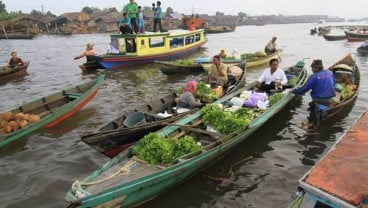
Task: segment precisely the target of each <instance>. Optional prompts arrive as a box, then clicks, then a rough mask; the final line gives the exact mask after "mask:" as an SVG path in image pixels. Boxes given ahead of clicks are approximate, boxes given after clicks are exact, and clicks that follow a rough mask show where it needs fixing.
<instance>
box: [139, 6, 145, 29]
mask: <svg viewBox="0 0 368 208" xmlns="http://www.w3.org/2000/svg"><path fill="white" fill-rule="evenodd" d="M138 28H139V33H144V16H143V11H142V7H141V6H138Z"/></svg>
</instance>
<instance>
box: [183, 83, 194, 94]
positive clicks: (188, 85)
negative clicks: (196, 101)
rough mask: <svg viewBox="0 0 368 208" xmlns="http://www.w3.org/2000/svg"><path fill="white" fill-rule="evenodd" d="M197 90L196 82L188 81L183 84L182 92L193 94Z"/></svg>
mask: <svg viewBox="0 0 368 208" xmlns="http://www.w3.org/2000/svg"><path fill="white" fill-rule="evenodd" d="M196 90H197V82H196V81H189V82H187V83H186V84H185V89H184V92H191V93H193V94H195V92H196Z"/></svg>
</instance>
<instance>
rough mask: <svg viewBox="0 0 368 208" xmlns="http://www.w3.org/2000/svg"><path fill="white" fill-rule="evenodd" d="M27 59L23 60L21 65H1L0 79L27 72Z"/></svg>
mask: <svg viewBox="0 0 368 208" xmlns="http://www.w3.org/2000/svg"><path fill="white" fill-rule="evenodd" d="M28 65H29V61H27V62H25V63H24V65H22V66H3V67H0V80H2V79H4V78H8V77H13V76H18V75H24V74H27V68H28Z"/></svg>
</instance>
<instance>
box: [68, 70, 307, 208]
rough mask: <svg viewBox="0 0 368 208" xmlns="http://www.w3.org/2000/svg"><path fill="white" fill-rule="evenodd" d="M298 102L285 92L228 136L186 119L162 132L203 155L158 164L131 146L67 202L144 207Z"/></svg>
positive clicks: (197, 116)
mask: <svg viewBox="0 0 368 208" xmlns="http://www.w3.org/2000/svg"><path fill="white" fill-rule="evenodd" d="M303 66H304V64H303ZM293 69H296V67H293ZM298 69H299V70H295V72H294V76H296V77H297V78H298V81H297V85H300V84H303V83H304V81H305V79H306V76H307V71H306V69H305V68H304V67H302V68H298ZM254 86H255V82H253V83H251V84H249V85H247V86H245V87H243V88H241V89H239V90H237V91H235V92H233V93H230V94H228V95H226V96H224V97H222V98H220V99H219V100H217V101H216V102H214V104H215V105H216V104H225V105H226V103H228V102H229V101H230V100H231V99H232V98H234V97H239V96H240V95H241V94H242V92H243V91H247V90H252V89H253V88H254ZM293 98H294V94H292V93H290V91H288V92H284V93H282V97H280V98H279V100H278V101H277V102H275V103H274V105H272V106H271V107H268V108H267V109H266V110H263V111H258V110H255V111H257V112H258V113H256V116H255V117H254V118H253V120H252V121H251V122H250V123H249V125H245V126H243V127H242V128H241V129H239V130H236V131H233V132H231V133H229V134H221V133H218V132H210V131H207V130H206V127H207V126H206V125H205V124H204V123H203V120H202V118H201V116H202V112H201V111H198V112H196V113H193V114H191V115H189V116H186V117H184V118H183V119H180V120H179V121H177V122H175V123H173V124H172V125H170V126H167V127H164V128H163V129H161V130H159V131H158V132H157V133H158V134H160V135H162V136H164V137H165V138H167V139H175V140H180V139H181V138H183V137H184V136H186V135H191V136H193V137H194V138H195V139H196V141H197V142H200V143H201V146H200V147H201V148H200V149H199V150H198V151H195V152H192V153H188V154H186V155H184V156H181V157H179V158H176V159H174V161H173V162H172V163H168V164H160V165H153V164H149V163H147V162H146V161H144V160H142V159H140V158H138V157H137V156H135V155H134V154H133V152H132V148H129V149H126V150H125V151H123V152H121V153H120V154H119V155H117V156H116V157H114V158H113V159H111V160H110V161H109V162H107V163H106V164H105V165H103V166H102V167H101V168H100V169H98V170H96V171H95V172H93V173H92V174H91V175H90V176H88V177H86V178H85V179H83V180H81V181H78V180H77V181H75V182H74V183H73V185H72V188H71V189H70V190H69V191H68V192H67V195H66V197H65V199H66V200H67V201H68V202H69V203H70V206H72V207H95V206H99V205H101V207H104V206H105V207H131V206H136V205H139V204H142V203H144V202H146V201H148V200H150V199H152V198H154V197H156V196H158V195H159V194H161V193H162V192H165V191H167V190H168V189H170V188H172V187H174V186H175V185H177V184H179V183H182V182H184V181H185V180H187V179H189V178H190V177H191V176H193V175H195V174H196V173H198V172H199V171H200V170H202V169H203V168H205V167H207V166H208V165H210V164H212V163H213V162H214V160H216V159H217V158H219V157H221V156H223V155H224V154H225V152H228V151H230V150H231V149H232V148H234V147H236V146H237V145H238V144H239V143H241V142H243V141H244V140H245V139H247V138H248V137H249V136H250V135H251V134H252V133H253V132H254V131H256V130H257V129H259V128H261V127H262V126H263V125H264V124H265V123H266V122H267V121H268V120H269V119H270V118H271V117H273V116H275V115H276V114H277V113H278V112H279V111H280V110H281V109H283V108H284V107H285V106H286V105H287V104H288V103H289V102H290V101H291V100H292V99H293ZM252 111H253V110H252Z"/></svg>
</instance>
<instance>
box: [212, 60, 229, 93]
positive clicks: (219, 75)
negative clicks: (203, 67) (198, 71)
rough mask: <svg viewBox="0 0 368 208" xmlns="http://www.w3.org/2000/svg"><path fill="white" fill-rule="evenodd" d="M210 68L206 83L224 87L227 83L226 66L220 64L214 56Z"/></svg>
mask: <svg viewBox="0 0 368 208" xmlns="http://www.w3.org/2000/svg"><path fill="white" fill-rule="evenodd" d="M212 62H213V63H212V65H211V68H210V69H209V70H208V83H209V84H211V83H217V85H221V86H224V85H225V84H226V83H227V80H228V77H227V66H226V64H224V63H221V58H220V56H219V55H215V56H214V57H213V59H212Z"/></svg>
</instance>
